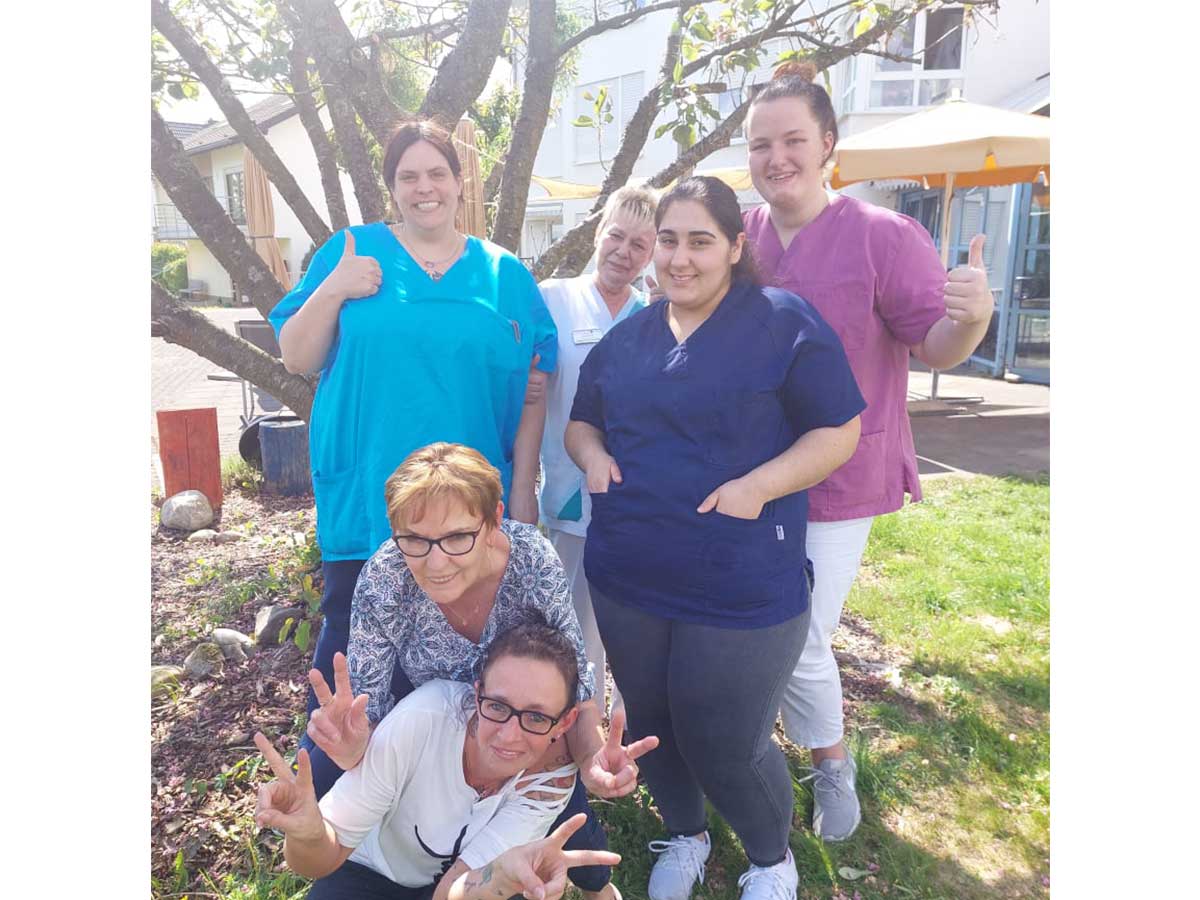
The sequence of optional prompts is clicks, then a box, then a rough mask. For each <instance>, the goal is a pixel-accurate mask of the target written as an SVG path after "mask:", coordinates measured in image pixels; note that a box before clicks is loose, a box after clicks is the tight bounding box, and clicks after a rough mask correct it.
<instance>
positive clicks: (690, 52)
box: [679, 41, 700, 62]
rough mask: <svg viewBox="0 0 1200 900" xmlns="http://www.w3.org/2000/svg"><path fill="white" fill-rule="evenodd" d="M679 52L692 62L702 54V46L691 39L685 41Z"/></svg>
mask: <svg viewBox="0 0 1200 900" xmlns="http://www.w3.org/2000/svg"><path fill="white" fill-rule="evenodd" d="M679 52H680V54H681V55H682V56H683V58H684V59H686V60H687V61H688V62H691V61H692V60H693V59H695V58H696V57H697V56H699V55H700V48H698V47H697V46H696V45H695V44H693V43H692V42H691V41H684V42H683V44H682V45H681V46H680V48H679Z"/></svg>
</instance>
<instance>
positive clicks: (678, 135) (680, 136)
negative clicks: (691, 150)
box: [671, 124, 696, 147]
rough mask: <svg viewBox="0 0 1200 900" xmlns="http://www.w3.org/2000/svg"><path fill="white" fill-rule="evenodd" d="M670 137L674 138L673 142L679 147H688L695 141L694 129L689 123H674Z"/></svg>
mask: <svg viewBox="0 0 1200 900" xmlns="http://www.w3.org/2000/svg"><path fill="white" fill-rule="evenodd" d="M671 137H673V138H675V143H677V144H679V146H681V147H690V146H692V144H694V143H696V129H695V128H693V127H692V126H691V125H686V124H684V125H676V126H675V128H674V129H673V130H672V131H671Z"/></svg>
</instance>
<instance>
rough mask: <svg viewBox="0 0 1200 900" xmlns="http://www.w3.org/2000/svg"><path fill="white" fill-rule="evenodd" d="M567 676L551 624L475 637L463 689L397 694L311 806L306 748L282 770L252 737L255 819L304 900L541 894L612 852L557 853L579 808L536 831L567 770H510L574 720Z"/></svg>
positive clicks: (566, 657)
mask: <svg viewBox="0 0 1200 900" xmlns="http://www.w3.org/2000/svg"><path fill="white" fill-rule="evenodd" d="M577 678H578V669H577V663H576V659H575V651H574V649H573V648H572V646H571V643H570V641H569V640H567V638H566V637H565V636H564V635H563V634H562V632H560V631H558V630H557V629H554V628H551V627H550V626H548V625H546V624H545V623H544V622H541V623H537V622H531V623H527V624H522V625H518V626H516V627H514V628H511V629H509V630H508V631H506V632H504V633H503V634H501V635H499V636H498V637H497V638H496V639H495V640H494V641H493V642H492V644H491V645H490V646H489V648H488V651H487V653H486V655H485V656H484V658H483V660H482V662H481V666H480V674H479V678H478V680H477V681H476V682H475V684H474V687H473V688H472V686H471V685H467V684H463V683H461V682H453V681H442V680H435V681H430V682H427V683H425V684H424V685H422V686H421V687H420V688H418V689H417V690H416V691H414V692H413V693H411V694H409V695H408V696H407V697H405V698H404V699H403V700H402V701H401V702H400V703H399V704H398V705H397V706H396V707H395V708H394V709H393V710H392V711H391V712H390V713H389V714H388V715H387V716H386V717H384V719H383V721H382V722H381V723H380V724H379V726H378V728H376V729H375V731H374V732H373V734H372V735H371V740H370V743H369V745H368V747H367V751H366V755H365V757H364V759H363V761H362V762H361V763H360V764H359V765H358V766H357V767H355V768H354V769H352V770H351V771H349V772H347V773H346V774H345V775H343V776H342V777H341V778H340V779H339V780H338V781H337V783H336V784H335V785H334V786H333V788H332V789H331V790H330V791H329V793H327V794H326V795H325V796H324V797H323V798H322V799H321V801H320V802H319V803H318V801H317V799H316V794H315V792H314V790H313V786H312V769H311V766H310V763H309V759H308V753H307V751H306V750H303V749H301V750H300V751H299V754H298V757H297V764H298V771H297V772H296V773H295V774H293V773H292V771H291V768H290V767H289V766H288V764H287V763H286V762H285V761H284V760H283V759H282V758H281V757H280V755H279V754H278V753H277V752H276V751H275V749H274V748H273V747H272V746H271V744H270V743H269V742H268V741H267V739H266V738H265V737H264V736H263V735H262V734H257V735H255V739H254V740H255V743H256V744H257V745H258V747H259V749H261V750H262V752H263V754H264V756H266V758H267V760H268V762H270V764H271V767H272V768H273V769H274V770H275V773H276V774H277V775H278V780H277V781H274V782H272V783H270V784H268V785H265V786H264V787H262V788H261V789H260V791H259V798H258V808H257V810H256V812H255V819H256V821H257V822H258V824H259V825H261V826H267V827H274V828H278V829H280V830H282V831H283V832H284V834H285V840H284V858H285V859H286V860H287V862H288V865H289V866H291V868H292V869H293V870H294V871H296V872H297V873H299V874H301V875H304V876H305V877H309V878H315V879H316V881H315V883H314V884H313V887H312V890H311V891H310V892H309V894H308V896H309V900H340V898H343V897H345V898H349V897H355V898H380V900H383V898H387V900H429V898H433V900H467V898H480V900H482V898H483V897H484V896H485V895H486V896H488V897H491V898H492V900H494V897H495V896H504V897H508V896H511V895H513V894H517V893H522V892H524V893H525V894H526V896H529V897H536V896H541V897H543V898H544V900H551V898H553V897H555V896H557V895H559V894H561V893H562V890H563V888H564V887H565V884H566V881H565V879H566V869H567V867H568V866H575V865H614V864H615V863H617V862H619V861H620V857H618V856H616V855H615V854H612V853H608V852H604V851H582V850H581V851H564V850H563V849H562V845H563V843H564V842H565V841H566V839H567V837H569V835H570V834H571V833H573V832H574V831H575V829H577V828H578V827H579V826H580V825H582V824H583V816H576V817H575V818H573V819H571V820H569V821H568V822H567V823H566V824H564V825H563V826H562V827H560V828H559V829H558V830H557V831H555V832H554V833H553V834H551V835H550V836H549V837H545V838H543V836H544V835H545V834H546V830H547V828H549V826H550V824H551V823H552V822H553V821H554V819H555V817H556V816H557V815H558V813H559V811H560V810H561V809H562V808H563V806H564V805H565V804H566V801H567V798H568V797H569V796H570V794H571V788H570V786H568V787H562V786H560V782H559V779H562V778H563V777H564V776H566V777H569V776H570V775H572V774H573V772H574V771H575V767H574V765H568V766H565V767H563V768H562V769H560V770H556V771H553V772H540V773H537V774H536V775H531V776H529V777H523V776H524V773H525V771H526V770H527V769H528V768H530V767H531V766H533V765H535V764H536V763H537V762H538V761H539V760H540V759H541V758H542V757H543V756H544V755H545V753H546V750H547V748H548V746H549V745H550V744H551V743H554V742H556V741H558V740H559V739H560V738H561V737H562V736H563V735H564V734H565V733H566V732H567V730H568V729H570V727H571V725H572V724H573V723H574V721H575V718H576V716H577V715H578V703H577V693H576V690H577V688H576V680H577ZM539 838H543V839H542V840H539ZM497 890H499V891H501V893H499V894H497V893H496V891H497Z"/></svg>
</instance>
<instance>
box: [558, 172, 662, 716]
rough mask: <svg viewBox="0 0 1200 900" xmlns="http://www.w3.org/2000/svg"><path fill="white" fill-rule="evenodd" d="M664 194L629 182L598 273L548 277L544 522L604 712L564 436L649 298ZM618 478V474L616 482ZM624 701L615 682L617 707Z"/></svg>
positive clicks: (575, 490) (583, 502) (584, 518)
mask: <svg viewBox="0 0 1200 900" xmlns="http://www.w3.org/2000/svg"><path fill="white" fill-rule="evenodd" d="M657 206H658V195H657V194H656V193H655V192H654V191H653V190H651V189H649V188H643V187H628V186H626V187H623V188H620V189H618V190H616V191H614V192H613V194H612V195H611V196H610V197H609V198H608V202H607V203H605V205H604V212H603V213H602V214H601V218H600V224H599V226H598V227H597V229H596V271H595V272H593V273H591V274H584V275H579V276H576V277H575V278H555V279H550V280H548V281H543V282H542V283H541V284H540V285H539V287H540V288H541V291H542V299H543V300H544V301H545V303H546V308H547V309H549V310H550V315H551V316H552V317H553V319H554V325H555V327H556V328H557V329H558V368H557V369H555V371H554V372H553V374H551V375H550V376H549V380H548V381H547V384H546V430H545V431H544V432H543V435H542V475H543V483H542V492H541V498H540V500H541V502H540V506H541V510H540V512H541V521H542V524H544V525H545V526H546V528H547V529H549V531H550V541H551V543H552V544H553V545H554V549H555V550H556V551H557V552H558V555H559V558H560V559H561V560H562V564H563V568H564V569H565V570H566V575H567V582H568V583H569V584H570V586H571V596H572V598H573V599H574V603H575V615H576V616H577V617H578V618H579V626H580V629H581V630H582V631H583V645H584V649H585V651H586V652H587V657H588V661H589V662H591V663H592V665H593V666H595V673H596V688H597V692H598V693H599V694H600V697H598V698H597V700H598V703H599V705H600V708H601V710H603V709H604V663H605V654H604V644H603V643H602V642H601V641H600V633H599V631H598V630H597V629H596V617H595V615H593V613H592V600H591V595H590V594H589V593H588V583H587V579H586V578H585V577H584V575H583V544H584V537H585V535H586V534H587V527H588V522H589V521H591V516H592V504H591V498H590V497H589V496H588V492H587V491H586V490H584V486H583V473H582V472H581V471H580V470H579V467H578V466H576V465H575V463H574V462H572V461H571V458H570V457H569V456H567V452H566V450H565V449H564V448H563V435H564V433H565V432H566V430H567V421H568V419H569V418H570V413H571V403H572V401H573V400H574V399H575V387H576V385H577V384H578V382H579V367H580V366H581V365H583V361H584V360H585V359H586V358H587V355H588V353H590V352H591V349H592V348H593V347H594V346H596V344H597V343H598V342H599V340H600V338H602V337H604V335H606V334H607V333H608V330H609V329H610V328H612V327H613V325H615V324H616V323H617V322H620V321H621V320H622V319H625V318H626V317H627V316H629V315H631V314H633V313H635V312H637V311H638V310H639V309H641V308H642V307H644V306H645V305H646V304H647V303H648V302H649V299H650V298H649V297H648V296H647V295H646V294H645V293H643V292H642V291H639V290H637V289H635V288H634V287H633V286H632V284H631V282H633V280H634V279H636V278H637V277H638V275H640V274H641V272H642V269H644V268H645V267H646V266H647V265H648V264H649V262H650V257H651V256H652V255H653V253H654V240H655V231H654V211H655V209H656V208H657ZM618 480H619V479H618ZM620 706H621V699H620V693H619V691H618V690H617V689H616V686H615V685H614V690H613V697H612V708H613V710H616V709H618V708H619V707H620Z"/></svg>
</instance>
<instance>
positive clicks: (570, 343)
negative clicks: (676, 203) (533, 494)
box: [538, 275, 647, 537]
mask: <svg viewBox="0 0 1200 900" xmlns="http://www.w3.org/2000/svg"><path fill="white" fill-rule="evenodd" d="M594 277H595V276H594V275H579V276H577V277H575V278H555V279H551V280H548V281H543V282H542V283H541V284H539V285H538V287H539V288H541V291H542V299H543V300H544V301H545V302H546V308H547V309H548V310H550V315H551V317H552V318H553V319H554V325H555V327H556V328H557V329H558V367H557V368H556V369H555V370H554V371H553V372H552V373H551V374H550V379H549V381H548V382H547V383H546V430H545V431H544V432H543V435H542V479H543V483H542V493H541V498H540V500H541V502H540V504H539V505H540V507H541V516H542V522H543V523H544V524H545V525H546V526H547V527H548V528H557V529H558V530H560V531H565V532H567V533H568V534H574V535H578V536H580V537H583V536H584V535H585V534H587V526H588V522H590V521H591V518H592V501H591V498H590V497H589V496H588V492H587V491H586V490H584V483H583V473H582V472H581V471H580V470H579V467H578V466H576V465H575V463H574V462H573V461H572V460H571V457H569V456H567V451H566V450H565V449H564V447H563V435H564V434H565V433H566V430H567V422H568V421H569V420H570V418H571V404H572V403H573V402H574V400H575V388H576V387H577V386H578V385H579V367H580V366H581V365H583V361H584V359H586V358H587V355H588V353H590V352H591V350H592V348H593V347H594V346H596V344H597V343H598V342H599V340H600V338H602V337H604V335H606V334H607V333H608V330H609V329H610V328H612V327H613V325H615V324H616V323H617V322H620V321H621V320H622V319H624V318H626V317H627V316H630V315H632V314H633V313H635V312H637V311H638V310H639V309H641V308H642V307H644V306H645V305H646V302H647V296H646V294H644V293H642V292H641V291H639V290H636V289H632V288H631V293H630V295H629V299H628V300H626V301H625V305H624V306H623V307H621V310H620V311H619V312H618V313H617V315H616V318H614V317H613V315H612V314H611V313H610V312H609V311H608V307H607V306H606V305H605V303H604V299H603V298H602V297H601V296H600V293H599V291H597V290H596V287H595V283H594Z"/></svg>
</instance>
